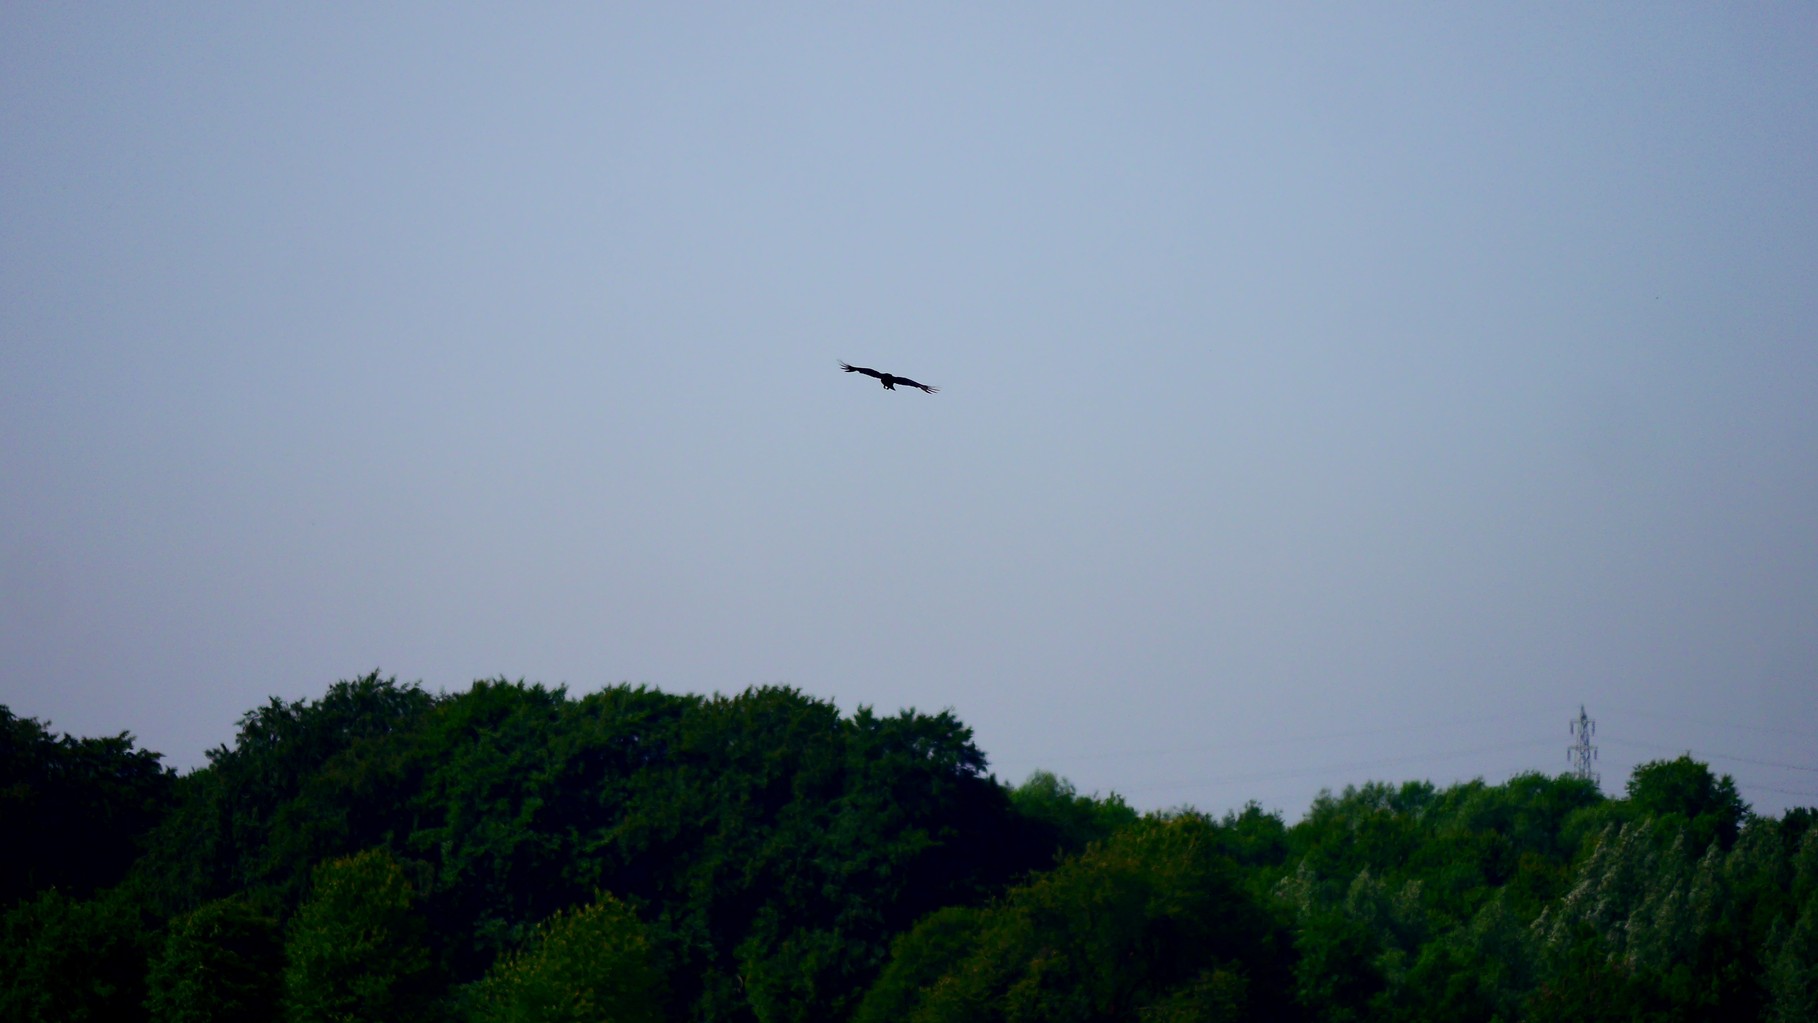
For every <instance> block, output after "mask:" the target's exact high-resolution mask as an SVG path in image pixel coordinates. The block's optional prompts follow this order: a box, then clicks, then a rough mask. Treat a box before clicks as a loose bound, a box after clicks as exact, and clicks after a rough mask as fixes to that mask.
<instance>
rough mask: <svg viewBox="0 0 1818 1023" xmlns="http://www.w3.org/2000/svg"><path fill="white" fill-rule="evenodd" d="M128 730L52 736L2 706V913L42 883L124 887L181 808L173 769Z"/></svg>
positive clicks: (70, 888)
mask: <svg viewBox="0 0 1818 1023" xmlns="http://www.w3.org/2000/svg"><path fill="white" fill-rule="evenodd" d="M160 761H161V757H160V756H159V755H158V754H156V753H152V752H150V751H147V750H141V749H135V748H134V746H133V737H132V735H131V734H130V733H126V732H123V733H121V734H119V735H117V736H112V737H109V738H99V739H77V738H72V737H70V736H68V735H64V736H61V737H55V736H52V735H51V733H50V731H49V729H47V728H46V727H45V726H44V725H42V724H40V723H38V722H37V721H36V720H34V719H32V718H20V717H17V716H15V715H14V714H13V712H12V711H10V710H8V709H7V708H6V707H4V706H0V821H3V822H5V826H4V827H0V910H3V909H5V908H6V907H8V906H11V905H13V904H15V903H17V902H19V901H20V900H21V899H25V898H29V897H30V896H31V895H33V894H34V893H36V892H39V891H42V890H44V889H46V888H58V889H60V890H61V891H62V892H63V893H64V894H65V895H71V896H75V897H78V898H81V897H85V896H87V895H90V894H92V893H94V892H95V891H98V890H100V889H101V888H105V887H108V886H110V885H113V884H116V883H118V882H119V881H120V880H121V878H123V877H124V876H125V875H126V872H127V869H128V868H129V867H130V866H131V865H132V862H133V860H134V858H135V857H136V856H137V855H138V853H139V851H140V842H141V839H142V837H143V836H144V835H145V834H146V832H147V831H149V830H150V829H151V828H152V826H153V825H155V824H156V823H157V822H158V821H159V820H161V819H162V818H163V817H164V815H165V814H166V813H168V812H169V811H170V809H171V807H172V806H174V805H175V790H176V774H175V772H173V771H171V770H170V769H169V768H166V767H164V766H163V764H162V763H161V762H160Z"/></svg>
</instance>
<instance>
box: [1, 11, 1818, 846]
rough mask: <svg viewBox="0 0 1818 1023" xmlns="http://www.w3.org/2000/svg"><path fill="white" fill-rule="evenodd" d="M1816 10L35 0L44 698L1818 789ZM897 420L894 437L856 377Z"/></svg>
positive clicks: (26, 496) (1276, 766)
mask: <svg viewBox="0 0 1818 1023" xmlns="http://www.w3.org/2000/svg"><path fill="white" fill-rule="evenodd" d="M1815 43H1818V8H1814V7H1813V6H1812V5H1809V4H1777V5H1776V4H1749V5H1720V4H1698V5H1673V4H1654V3H1650V4H1594V5H1587V4H1519V5H1516V4H1469V5H1443V6H1442V5H1410V4H1395V5H1386V4H1385V5H1368V4H1351V5H1342V6H1333V5H1308V6H1300V5H1292V4H1252V5H1237V4H1178V5H1176V4H1142V5H1136V4H1093V5H1077V4H991V5H980V4H957V3H952V4H950V3H914V4H896V5H889V6H884V5H875V4H864V5H851V4H848V5H813V6H798V5H780V4H720V5H697V4H661V5H607V4H577V5H570V6H533V7H531V8H528V9H526V8H524V7H523V6H522V5H498V6H495V7H478V6H470V5H451V4H424V5H403V4H385V5H374V4H260V5H253V4H207V5H197V4H155V5H143V4H107V3H95V4H45V3H32V4H23V3H15V4H7V5H5V6H4V7H0V332H3V333H0V703H4V704H6V705H7V706H9V707H11V708H12V709H13V711H14V712H15V713H18V714H20V715H22V716H31V717H37V718H39V719H41V720H49V721H50V722H51V724H52V725H53V727H55V728H57V729H58V730H65V731H69V732H72V733H75V734H79V735H94V734H112V733H115V732H118V731H122V730H131V731H132V732H133V733H135V734H136V735H137V736H138V737H139V739H140V740H141V742H142V743H143V744H144V745H145V746H147V747H149V748H151V749H155V750H158V751H160V752H162V753H164V754H165V755H166V756H167V757H168V758H169V761H170V762H171V763H172V764H174V765H176V766H178V767H181V768H185V769H187V768H190V767H194V766H196V765H198V764H200V763H202V762H203V751H204V750H205V749H207V748H209V747H211V746H214V745H217V744H220V743H223V742H227V741H230V740H231V739H232V736H233V731H234V724H235V721H236V719H237V718H238V717H239V715H240V714H242V713H243V712H245V711H246V710H248V709H250V708H252V707H254V706H256V705H258V704H260V703H262V702H264V701H265V700H266V699H267V698H268V697H270V696H273V695H276V696H281V697H284V698H286V699H296V698H304V697H317V696H320V695H321V694H322V692H323V691H324V690H325V689H326V688H327V686H328V685H329V684H331V683H332V682H334V681H335V680H336V679H340V678H351V677H355V676H357V675H360V674H363V673H365V672H367V671H369V670H372V669H374V668H377V669H379V670H381V671H382V672H384V673H386V674H392V675H396V676H397V677H399V678H400V679H402V680H421V681H422V682H423V683H424V684H425V685H426V686H427V687H429V688H431V689H446V690H458V689H462V688H465V687H466V686H467V685H468V684H469V683H470V682H471V681H472V680H473V679H475V678H481V677H496V676H500V675H504V676H507V677H510V678H513V679H517V678H524V679H526V680H529V681H541V682H545V683H549V684H567V685H568V686H569V688H570V691H571V692H573V693H577V694H579V693H584V692H587V691H590V690H592V689H596V688H599V687H601V686H603V685H609V684H613V683H617V682H621V681H631V682H646V683H650V684H652V685H655V686H657V687H659V688H662V689H664V690H668V691H675V692H697V693H708V692H715V691H719V692H728V693H730V692H736V691H739V690H741V689H743V688H745V687H746V686H748V685H751V684H754V683H768V682H779V683H787V684H789V685H793V686H797V687H799V688H801V689H802V690H804V691H806V692H807V693H809V694H812V695H814V696H817V697H822V698H827V699H832V700H834V701H836V702H837V703H838V704H839V706H840V707H841V708H843V709H845V710H847V711H850V710H852V709H854V708H855V707H856V706H858V705H859V704H869V705H872V706H875V707H877V708H879V709H881V710H885V711H894V710H896V709H899V708H903V707H915V708H918V709H922V710H938V709H941V708H952V709H953V710H954V711H955V712H956V713H958V715H959V716H960V717H961V718H962V719H963V720H965V721H966V722H967V723H969V724H970V725H972V726H973V727H974V729H975V730H976V733H977V738H978V741H979V743H980V744H981V746H982V747H983V748H984V749H985V750H986V751H987V752H988V753H989V754H990V756H991V758H992V763H993V768H994V770H996V771H997V772H998V773H999V774H1000V776H1002V777H1005V778H1007V779H1010V780H1020V779H1021V778H1022V777H1024V776H1025V775H1027V773H1028V772H1029V771H1030V770H1032V769H1034V768H1037V767H1047V768H1051V769H1053V770H1055V771H1057V772H1058V773H1060V774H1062V775H1064V776H1066V777H1068V778H1070V779H1072V780H1073V781H1074V782H1075V783H1076V784H1077V785H1078V786H1079V787H1080V788H1081V789H1082V790H1085V791H1100V792H1105V791H1110V790H1115V791H1117V792H1120V793H1122V794H1124V795H1125V796H1126V797H1128V798H1129V799H1130V801H1131V802H1132V803H1133V804H1134V805H1136V806H1138V807H1142V808H1154V807H1163V806H1171V805H1179V804H1191V805H1195V806H1198V807H1200V808H1202V809H1207V810H1210V811H1213V812H1222V811H1224V810H1226V809H1230V808H1233V807H1237V806H1241V805H1242V804H1243V803H1244V801H1246V800H1248V799H1256V800H1258V801H1260V802H1262V803H1263V804H1264V805H1265V806H1268V807H1270V808H1274V809H1279V810H1282V811H1283V812H1284V813H1285V814H1286V815H1287V816H1288V817H1289V819H1290V820H1293V819H1297V818H1298V817H1299V815H1300V814H1301V813H1302V812H1304V811H1305V809H1306V807H1307V804H1308V802H1309V801H1310V800H1311V799H1312V798H1313V796H1314V794H1315V793H1316V792H1317V791H1318V790H1319V789H1320V788H1322V787H1330V788H1333V789H1338V788H1341V787H1342V786H1344V785H1345V784H1347V783H1352V782H1360V781H1364V780H1367V779H1372V778H1375V779H1386V780H1396V781H1399V780H1403V779H1408V778H1427V779H1431V780H1433V781H1435V782H1438V783H1441V784H1446V783H1450V782H1452V781H1456V780H1462V779H1468V778H1472V777H1478V776H1481V777H1484V778H1485V779H1487V780H1489V781H1492V782H1495V781H1501V780H1504V779H1506V778H1507V777H1509V776H1510V775H1511V774H1513V773H1516V772H1518V771H1522V770H1541V771H1546V772H1549V773H1551V772H1558V771H1563V770H1565V769H1566V768H1567V766H1568V765H1567V763H1566V755H1565V751H1566V746H1567V744H1568V743H1569V741H1570V736H1569V735H1568V734H1567V729H1566V722H1567V719H1568V718H1569V717H1572V716H1575V715H1576V714H1577V712H1578V707H1579V705H1580V703H1582V704H1584V706H1585V707H1586V709H1587V710H1588V711H1589V713H1590V714H1591V716H1592V717H1594V718H1596V719H1597V722H1598V735H1597V739H1598V742H1599V746H1600V748H1601V761H1600V767H1601V769H1602V771H1603V779H1604V788H1605V790H1606V791H1610V792H1620V790H1621V787H1622V783H1623V781H1624V780H1625V779H1626V777H1627V775H1628V772H1629V770H1630V768H1632V767H1633V765H1635V764H1636V763H1639V762H1642V761H1645V760H1649V759H1654V758H1658V757H1670V756H1674V755H1677V754H1678V753H1681V752H1685V751H1687V750H1690V751H1691V752H1692V753H1693V754H1695V755H1697V756H1699V757H1701V758H1704V759H1706V760H1707V761H1708V762H1710V763H1711V764H1713V766H1714V767H1716V768H1717V769H1718V770H1721V771H1725V772H1728V773H1730V774H1733V775H1734V776H1735V777H1736V778H1737V780H1738V781H1739V783H1740V784H1741V787H1742V791H1743V794H1744V796H1745V798H1747V799H1748V800H1749V801H1750V802H1751V803H1753V804H1754V806H1755V807H1756V808H1757V809H1758V810H1761V811H1764V812H1772V813H1777V812H1779V811H1780V810H1783V809H1784V808H1786V807H1788V806H1793V805H1812V804H1818V742H1814V741H1813V740H1814V737H1815V736H1818V414H1815V412H1814V405H1815V400H1818V59H1815V58H1814V53H1815V52H1818V50H1814V44H1815ZM842 359H844V360H846V361H849V362H853V363H857V364H859V365H863V366H874V367H877V368H879V369H882V370H887V371H890V372H895V373H900V374H904V375H908V376H912V377H914V378H916V379H918V380H921V381H923V382H925V383H930V384H934V385H937V386H939V387H940V388H941V392H940V393H939V394H938V395H933V396H929V395H925V394H922V393H920V392H916V391H899V392H896V393H890V392H887V391H884V390H883V389H881V388H880V387H878V386H877V382H876V381H874V380H870V379H867V378H863V377H859V376H854V375H846V374H842V373H840V372H839V369H838V365H837V363H838V361H839V360H842Z"/></svg>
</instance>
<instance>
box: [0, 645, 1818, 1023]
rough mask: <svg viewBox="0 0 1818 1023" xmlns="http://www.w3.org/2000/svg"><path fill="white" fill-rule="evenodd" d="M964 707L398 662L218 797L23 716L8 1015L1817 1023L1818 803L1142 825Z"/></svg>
mask: <svg viewBox="0 0 1818 1023" xmlns="http://www.w3.org/2000/svg"><path fill="white" fill-rule="evenodd" d="M986 768H987V759H986V757H985V754H984V753H983V752H982V751H980V750H979V749H978V748H977V746H976V745H975V744H974V742H973V739H972V733H971V730H970V729H969V728H968V727H967V726H966V725H964V724H963V723H962V722H961V721H959V720H958V719H957V718H956V717H955V716H954V715H953V714H952V713H951V712H950V711H942V712H940V713H937V714H927V713H922V712H918V711H914V710H903V711H900V712H898V713H896V714H893V715H887V716H886V715H880V714H878V713H877V712H876V711H875V710H873V709H872V708H870V707H866V706H860V707H858V708H857V709H855V710H854V711H852V712H851V713H850V714H843V713H841V712H840V711H839V709H838V708H837V707H835V706H834V705H833V704H832V703H831V702H829V701H824V700H819V699H816V698H813V697H810V696H808V695H806V694H804V693H802V692H800V691H799V690H796V689H793V688H791V687H787V686H753V687H751V688H748V689H746V690H745V691H744V692H742V693H739V694H736V695H731V696H727V695H722V694H714V695H712V696H699V695H685V694H683V695H678V694H668V693H664V692H661V691H659V690H656V689H653V688H650V687H648V686H642V685H636V686H634V685H618V686H613V687H609V688H607V689H603V690H600V691H598V692H593V693H589V694H586V695H584V696H581V697H578V698H571V697H570V696H569V695H568V693H567V690H566V687H562V686H557V687H554V688H549V687H545V686H543V685H540V684H526V683H524V682H522V681H519V682H511V681H507V680H505V679H502V678H501V679H495V680H482V681H477V682H475V683H474V684H473V685H472V686H471V687H470V688H468V689H466V690H463V691H460V692H454V693H447V692H437V693H430V692H427V691H425V690H424V689H423V688H422V686H421V685H420V684H416V683H410V684H400V683H398V682H397V680H396V679H395V678H385V677H381V676H380V675H379V673H377V672H373V673H370V674H368V675H365V676H362V677H360V678H356V679H352V680H347V681H342V682H337V683H335V684H334V685H332V686H330V687H329V688H328V690H327V692H326V693H325V694H324V695H323V696H322V697H321V698H319V699H315V700H297V701H290V702H286V701H284V700H281V699H278V698H275V697H274V698H272V699H270V700H268V701H267V702H266V704H264V705H263V706H260V707H257V708H254V709H253V710H250V711H248V712H247V713H246V714H244V715H243V716H242V717H241V719H240V721H239V723H238V727H237V731H236V735H235V737H234V739H233V740H232V741H231V742H227V743H223V744H221V745H220V746H217V747H215V748H213V749H211V750H209V751H208V753H207V763H206V764H205V765H203V766H201V767H197V768H195V769H193V770H191V771H189V772H187V773H183V774H179V773H178V772H176V771H175V770H173V769H171V768H169V767H166V766H164V765H163V763H162V757H161V756H160V755H159V754H157V753H153V752H150V751H147V750H143V749H139V748H137V747H136V745H135V740H134V739H133V737H132V735H131V733H121V734H120V735H117V736H113V737H102V738H77V737H73V736H70V735H68V734H64V735H61V736H59V735H56V734H54V733H53V732H52V731H51V730H50V727H49V726H48V725H47V724H44V723H40V722H38V721H36V720H35V719H32V718H21V717H18V716H16V715H15V714H14V713H13V712H12V710H10V709H8V708H6V707H3V706H0V860H3V862H4V866H5V868H6V869H4V870H0V914H3V916H0V1023H10V1021H14V1020H17V1021H28V1020H64V1021H75V1020H89V1019H92V1020H147V1021H160V1023H162V1021H177V1020H182V1021H202V1020H289V1021H294V1023H306V1021H307V1023H313V1021H317V1020H322V1021H327V1020H393V1021H415V1020H424V1021H428V1020H448V1021H494V1020H512V1021H530V1020H595V1019H615V1020H617V1019H624V1020H700V1021H720V1020H726V1021H753V1023H755V1021H764V1023H768V1021H783V1020H790V1021H798V1020H799V1021H823V1020H829V1021H839V1020H853V1021H863V1023H871V1021H885V1020H890V1021H895V1020H909V1021H916V1020H923V1021H970V1020H978V1021H986V1020H1004V1021H1010V1020H1030V1021H1034V1020H1056V1021H1067V1020H1078V1021H1082V1023H1084V1021H1097V1020H1119V1021H1130V1023H1164V1021H1187V1020H1213V1021H1217V1020H1252V1019H1253V1020H1288V1021H1295V1020H1307V1021H1315V1020H1332V1021H1352V1020H1408V1021H1413V1020H1422V1021H1425V1020H1459V1021H1465V1020H1474V1021H1482V1020H1501V1021H1508V1023H1512V1021H1515V1020H1554V1019H1560V1020H1563V1019H1566V1018H1574V1019H1577V1018H1598V1019H1618V1020H1654V1019H1688V1020H1689V1019H1706V1018H1711V1019H1715V1018H1722V1019H1734V1020H1753V1019H1760V1020H1773V1021H1791V1020H1810V1019H1814V1018H1818V830H1814V829H1813V828H1812V823H1813V821H1814V819H1815V817H1818V810H1814V809H1813V808H1794V809H1791V810H1788V811H1786V812H1785V813H1784V814H1782V815H1780V816H1778V817H1766V816H1761V815H1758V814H1755V813H1754V812H1752V810H1751V809H1750V807H1749V806H1748V804H1747V803H1746V802H1744V801H1743V800H1742V799H1741V797H1740V795H1739V794H1738V792H1737V789H1736V785H1735V782H1734V780H1733V779H1731V778H1730V777H1728V776H1727V775H1720V774H1715V773H1713V772H1712V771H1711V769H1710V768H1709V767H1708V766H1707V765H1706V764H1704V763H1701V762H1699V761H1698V760H1696V759H1695V758H1693V757H1692V756H1690V755H1689V754H1687V755H1684V756H1680V757H1677V758H1674V759H1671V760H1657V761H1651V762H1648V763H1644V764H1641V765H1639V766H1637V767H1636V768H1635V770H1634V772H1633V773H1632V774H1631V775H1630V777H1629V779H1628V781H1627V783H1626V786H1625V789H1624V792H1623V794H1622V795H1621V796H1606V795H1605V794H1603V793H1602V792H1601V791H1600V790H1599V788H1598V787H1597V785H1596V783H1595V782H1594V781H1592V780H1589V779H1586V778H1582V777H1576V776H1573V775H1572V774H1569V773H1565V774H1560V775H1555V776H1548V775H1545V774H1542V773H1539V772H1531V773H1525V774H1520V775H1517V776H1515V777H1513V778H1511V779H1509V780H1508V781H1506V782H1503V783H1501V784H1496V785H1492V784H1488V783H1485V782H1484V781H1483V780H1482V779H1477V780H1474V781H1470V782H1463V783H1458V784H1453V785H1449V786H1445V787H1440V786H1435V785H1434V784H1432V783H1431V782H1425V781H1406V782H1401V783H1389V782H1370V783H1367V784H1364V785H1347V786H1346V787H1345V788H1344V789H1343V790H1342V791H1341V792H1339V793H1336V794H1334V793H1332V792H1331V791H1329V790H1322V791H1321V792H1320V794H1319V796H1318V797H1317V798H1315V799H1314V801H1313V803H1312V805H1311V806H1310V807H1309V808H1308V810H1307V812H1306V814H1305V815H1304V816H1303V817H1302V818H1301V819H1300V820H1299V821H1297V822H1295V823H1293V824H1289V823H1287V822H1286V821H1285V820H1284V819H1283V818H1282V816H1281V815H1280V814H1279V813H1273V812H1266V811H1264V810H1263V809H1262V808H1261V807H1260V805H1259V804H1257V803H1255V802H1251V803H1249V804H1247V805H1246V806H1245V807H1244V808H1243V809H1242V810H1234V811H1230V812H1228V813H1226V814H1224V815H1223V816H1220V817H1214V816H1212V815H1209V814H1205V813H1201V812H1199V811H1197V810H1194V809H1192V808H1191V807H1177V808H1174V809H1170V810H1165V811H1155V812H1149V813H1139V812H1137V811H1136V810H1134V809H1132V808H1131V807H1130V806H1129V805H1128V804H1127V803H1125V801H1124V800H1123V799H1122V797H1120V796H1118V795H1117V794H1115V793H1112V794H1109V795H1107V796H1103V797H1101V796H1098V795H1096V794H1094V795H1082V794H1080V793H1079V792H1078V791H1076V790H1075V789H1074V787H1073V786H1072V785H1071V784H1070V783H1069V782H1067V781H1066V780H1065V779H1063V778H1060V777H1059V776H1057V775H1055V774H1053V773H1051V772H1047V771H1036V772H1034V773H1033V774H1031V775H1030V776H1029V777H1028V778H1027V779H1025V780H1024V781H1022V782H1021V783H1018V784H1010V783H1008V782H1004V781H1000V780H999V779H997V778H996V777H995V776H994V775H991V774H990V773H988V772H987V770H986Z"/></svg>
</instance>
